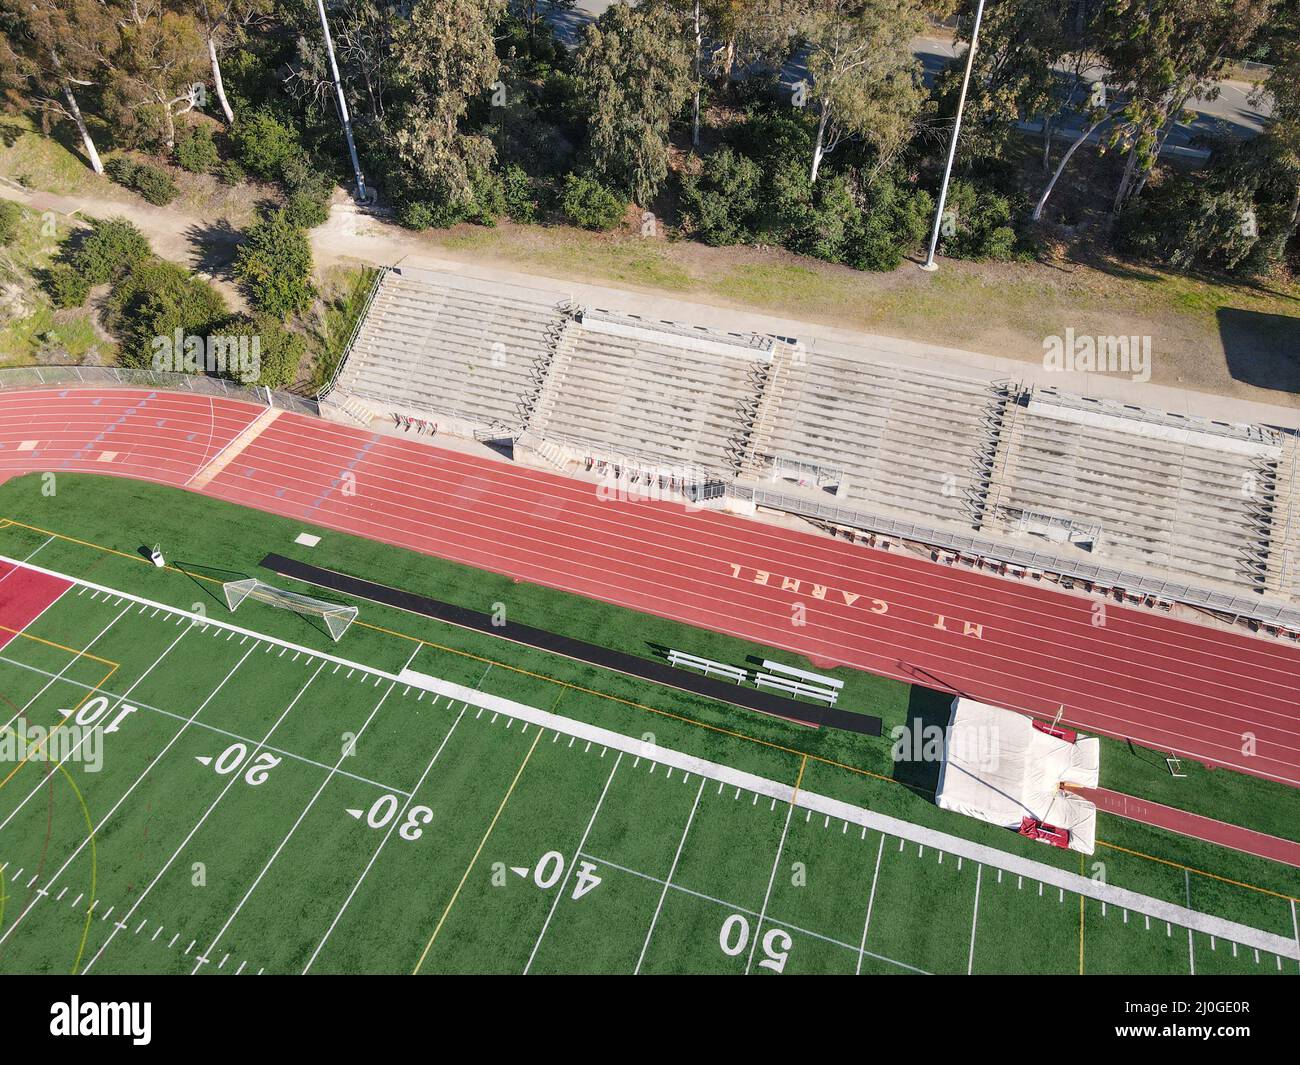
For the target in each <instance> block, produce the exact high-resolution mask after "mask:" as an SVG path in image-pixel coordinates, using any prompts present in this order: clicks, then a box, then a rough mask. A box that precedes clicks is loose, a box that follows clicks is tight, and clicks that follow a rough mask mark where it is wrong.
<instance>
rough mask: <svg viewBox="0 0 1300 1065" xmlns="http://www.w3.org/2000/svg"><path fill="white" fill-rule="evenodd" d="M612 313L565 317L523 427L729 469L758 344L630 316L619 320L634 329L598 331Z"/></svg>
mask: <svg viewBox="0 0 1300 1065" xmlns="http://www.w3.org/2000/svg"><path fill="white" fill-rule="evenodd" d="M619 320H620V316H616V315H611V314H609V313H608V312H605V313H604V319H603V321H604V323H605V324H601V322H598V321H597V319H596V318H595V317H594V315H593V314H591V313H590V312H586V313H584V315H583V316H582V317H581V320H580V321H578V322H574V323H572V324H571V325H570V326H569V328H568V331H567V332H566V334H565V338H564V344H563V354H562V357H560V358H557V359H556V361H555V364H554V365H553V366H552V369H551V379H550V382H549V384H548V387H547V389H546V391H545V393H544V395H543V396H542V398H541V399H540V400H539V401H538V403H537V405H536V407H535V408H534V410H533V412H532V418H531V420H530V422H529V429H530V431H531V432H533V433H535V434H536V435H538V436H541V437H546V436H548V435H549V436H553V437H555V438H557V439H579V440H583V441H587V442H589V444H590V446H591V448H592V450H593V452H594V453H595V454H596V456H597V457H600V458H608V457H615V456H619V455H624V454H630V455H637V456H642V457H643V458H648V459H651V460H653V461H656V462H658V463H660V464H662V466H664V467H678V468H692V469H695V468H701V469H704V470H709V471H713V472H714V473H716V474H718V475H723V474H726V473H728V472H730V471H732V470H733V469H734V467H735V464H736V461H737V453H738V448H739V446H740V442H741V441H743V439H744V438H745V436H746V434H747V432H748V428H749V425H750V422H751V421H752V419H753V414H754V410H755V409H756V407H757V404H758V394H759V388H760V385H761V371H762V367H763V365H764V362H765V359H766V358H767V357H768V356H767V355H766V353H765V352H764V351H763V350H762V349H761V348H759V347H756V346H749V345H746V344H744V343H740V342H736V341H734V340H732V339H730V338H728V337H725V335H723V334H710V333H709V332H708V331H699V330H688V329H686V328H684V327H680V326H675V325H673V324H672V323H652V322H647V321H646V320H643V319H636V318H634V317H632V316H626V317H625V318H623V319H622V321H624V322H626V323H627V324H626V326H625V328H626V329H627V330H628V331H629V332H630V333H633V334H635V335H620V334H619V333H617V332H609V331H604V330H605V327H606V325H607V324H609V323H613V326H614V327H618V325H619ZM714 337H717V338H718V339H714Z"/></svg>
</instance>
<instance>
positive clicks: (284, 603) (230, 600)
mask: <svg viewBox="0 0 1300 1065" xmlns="http://www.w3.org/2000/svg"><path fill="white" fill-rule="evenodd" d="M222 589H223V590H224V591H225V593H226V606H228V607H230V610H231V612H232V613H233V612H234V611H236V610H238V609H239V606H240V604H241V603H243V602H244V600H246V599H256V600H257V601H258V602H259V603H266V604H268V605H270V606H275V607H280V608H281V609H283V610H292V611H295V612H296V613H299V614H304V615H307V616H309V617H318V618H320V619H321V620H322V621H324V622H325V628H326V630H327V631H328V632H329V634H330V636H331V637H332V638H333V639H334V640H335V641H337V640H339V639H340V638H341V637H342V636H343V634H344V633H345V632H347V631H348V626H349V625H351V624H352V622H354V621H355V620H356V619H357V608H356V607H354V606H343V605H341V604H339V603H329V602H326V601H325V600H324V599H314V598H312V597H311V596H310V595H303V594H302V593H301V592H289V591H285V590H284V589H283V588H276V587H275V586H274V585H270V584H267V583H265V582H264V581H259V580H258V579H257V578H256V577H252V578H249V579H248V580H243V581H226V583H225V584H223V585H222Z"/></svg>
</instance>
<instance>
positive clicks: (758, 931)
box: [745, 774, 802, 976]
mask: <svg viewBox="0 0 1300 1065" xmlns="http://www.w3.org/2000/svg"><path fill="white" fill-rule="evenodd" d="M800 775H802V774H800ZM793 815H794V803H790V805H789V807H788V809H787V810H786V814H785V827H784V828H782V829H781V842H780V843H778V844H777V845H776V857H775V858H773V859H772V872H771V875H769V876H768V878H767V891H765V892H764V893H763V908H762V909H761V910H759V911H758V923H757V924H756V925H755V926H754V939H753V941H752V942H751V943H750V944H749V957H748V958H747V959H746V961H745V975H746V976H748V975H749V968H750V966H751V965H753V964H754V951H755V950H757V949H758V937H759V936H760V935H762V933H763V918H764V916H766V914H767V904H768V902H769V901H770V900H771V898H772V885H773V884H775V883H776V870H777V866H779V865H780V864H781V852H782V851H784V850H785V837H786V833H787V832H789V831H790V818H791V817H792V816H793Z"/></svg>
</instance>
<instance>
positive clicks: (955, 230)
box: [939, 181, 1016, 261]
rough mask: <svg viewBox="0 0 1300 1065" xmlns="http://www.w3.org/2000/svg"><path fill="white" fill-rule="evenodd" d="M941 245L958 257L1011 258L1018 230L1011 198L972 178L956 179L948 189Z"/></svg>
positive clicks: (947, 252)
mask: <svg viewBox="0 0 1300 1065" xmlns="http://www.w3.org/2000/svg"><path fill="white" fill-rule="evenodd" d="M944 216H945V217H944V219H943V222H942V224H941V227H940V230H939V234H940V236H939V247H940V249H941V250H942V251H943V254H944V255H948V256H951V257H952V258H954V259H974V260H976V261H979V260H983V259H1003V260H1006V259H1011V258H1013V257H1014V256H1015V254H1016V231H1015V230H1014V229H1013V228H1012V227H1011V216H1012V209H1011V201H1010V200H1009V199H1007V197H1005V196H1001V195H999V194H998V193H996V192H993V191H991V190H989V189H984V188H977V187H976V186H975V185H974V184H972V183H971V182H969V181H954V182H953V183H952V185H951V187H950V188H949V189H948V199H947V202H946V205H945V208H944Z"/></svg>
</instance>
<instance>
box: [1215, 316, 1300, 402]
mask: <svg viewBox="0 0 1300 1065" xmlns="http://www.w3.org/2000/svg"><path fill="white" fill-rule="evenodd" d="M1217 318H1218V322H1219V338H1220V340H1221V341H1222V343H1223V354H1224V357H1225V358H1226V360H1227V363H1228V372H1229V373H1230V374H1232V378H1233V380H1234V381H1241V382H1243V383H1245V384H1248V385H1254V386H1255V387H1256V388H1268V389H1272V390H1273V391H1275V392H1293V393H1300V318H1294V317H1291V316H1290V315H1285V314H1264V313H1262V312H1260V311H1243V310H1240V309H1238V308H1236V307H1221V308H1220V309H1219V311H1218V312H1217Z"/></svg>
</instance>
